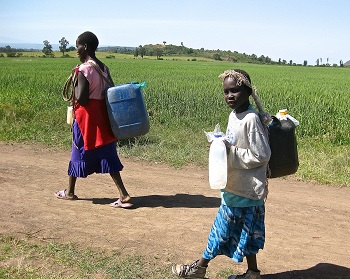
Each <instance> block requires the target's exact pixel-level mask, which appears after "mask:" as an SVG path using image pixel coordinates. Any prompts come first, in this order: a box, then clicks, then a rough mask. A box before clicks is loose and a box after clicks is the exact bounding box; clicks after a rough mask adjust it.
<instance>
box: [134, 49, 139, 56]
mask: <svg viewBox="0 0 350 279" xmlns="http://www.w3.org/2000/svg"><path fill="white" fill-rule="evenodd" d="M137 56H139V49H138V48H136V49H135V51H134V57H137Z"/></svg>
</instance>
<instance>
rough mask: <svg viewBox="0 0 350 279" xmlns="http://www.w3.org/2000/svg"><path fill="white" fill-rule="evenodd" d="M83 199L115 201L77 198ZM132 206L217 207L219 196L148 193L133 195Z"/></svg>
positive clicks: (102, 201) (96, 202) (94, 202)
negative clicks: (139, 195)
mask: <svg viewBox="0 0 350 279" xmlns="http://www.w3.org/2000/svg"><path fill="white" fill-rule="evenodd" d="M79 200H85V201H92V203H93V204H109V203H112V202H114V201H115V199H110V198H99V199H94V198H91V199H90V198H88V199H84V198H83V199H79ZM131 202H132V203H133V205H134V206H133V208H134V209H136V208H141V207H165V208H174V207H187V208H219V206H220V202H221V200H220V198H214V197H206V196H203V195H189V194H176V195H172V196H164V195H149V196H142V197H133V198H132V201H131Z"/></svg>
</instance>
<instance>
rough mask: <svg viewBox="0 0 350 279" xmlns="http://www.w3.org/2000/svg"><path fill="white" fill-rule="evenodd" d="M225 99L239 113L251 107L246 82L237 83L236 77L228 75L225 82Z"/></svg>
mask: <svg viewBox="0 0 350 279" xmlns="http://www.w3.org/2000/svg"><path fill="white" fill-rule="evenodd" d="M223 87H224V97H225V101H226V103H227V104H228V106H229V107H230V108H231V109H234V110H235V111H236V112H237V113H241V112H243V111H246V110H247V109H248V107H249V104H250V103H249V95H250V94H249V90H247V88H246V87H245V85H244V84H242V85H241V86H238V85H237V81H236V80H235V79H234V78H231V77H228V78H226V79H225V80H224V82H223Z"/></svg>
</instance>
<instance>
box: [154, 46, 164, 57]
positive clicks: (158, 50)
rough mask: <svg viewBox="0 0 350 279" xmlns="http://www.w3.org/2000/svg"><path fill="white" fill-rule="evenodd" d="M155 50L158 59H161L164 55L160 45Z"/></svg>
mask: <svg viewBox="0 0 350 279" xmlns="http://www.w3.org/2000/svg"><path fill="white" fill-rule="evenodd" d="M154 51H155V53H156V56H157V59H160V57H161V56H162V55H163V50H162V49H161V48H160V47H157V48H155V50H154Z"/></svg>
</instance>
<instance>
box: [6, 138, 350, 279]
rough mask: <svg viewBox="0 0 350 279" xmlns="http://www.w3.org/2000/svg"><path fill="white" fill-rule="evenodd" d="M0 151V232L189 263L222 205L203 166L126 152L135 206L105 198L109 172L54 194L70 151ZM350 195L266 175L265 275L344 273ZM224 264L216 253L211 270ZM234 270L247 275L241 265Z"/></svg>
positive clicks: (348, 273)
mask: <svg viewBox="0 0 350 279" xmlns="http://www.w3.org/2000/svg"><path fill="white" fill-rule="evenodd" d="M0 148H1V158H0V187H1V203H0V212H1V213H0V233H6V234H15V235H19V236H25V235H27V236H28V235H30V236H32V237H35V238H37V239H39V240H45V241H57V242H75V243H78V244H81V245H84V246H92V247H102V248H106V249H111V248H113V249H115V248H120V249H123V253H137V254H144V255H156V256H157V257H159V258H161V259H164V263H169V262H177V261H181V262H192V261H193V260H195V259H197V258H198V257H199V256H200V255H201V253H202V251H203V249H204V248H205V245H206V239H207V235H208V232H209V229H210V227H211V225H212V222H213V220H214V217H215V215H216V212H217V208H218V206H219V204H220V199H219V193H218V192H217V191H214V190H211V189H210V188H209V186H208V178H207V170H206V169H201V168H196V167H187V168H183V169H179V170H177V169H173V168H170V167H168V166H166V165H163V164H156V163H148V162H139V161H132V160H129V159H123V158H122V162H123V164H124V166H125V168H124V170H123V171H122V177H123V179H124V182H125V185H126V186H127V188H128V190H129V192H130V194H131V195H132V196H133V197H134V198H133V203H134V205H135V208H134V209H132V210H125V209H114V208H111V207H110V206H109V203H110V202H112V201H114V200H115V199H116V197H117V196H116V188H115V186H113V183H112V180H111V178H110V177H109V176H108V175H96V174H95V175H92V176H90V177H89V178H87V179H80V180H78V183H77V191H76V194H77V195H78V196H79V198H80V200H78V201H62V200H58V199H56V198H55V197H54V196H53V192H54V191H55V190H58V189H64V188H65V186H66V183H67V175H66V169H67V163H68V160H69V152H65V151H52V150H47V149H44V150H42V149H40V148H39V146H35V145H31V146H29V145H23V144H15V145H11V144H5V143H0ZM349 198H350V188H338V187H335V186H322V185H314V184H310V183H302V182H298V181H293V180H291V179H287V180H286V179H273V180H270V194H269V197H268V200H267V204H266V228H267V231H266V245H265V249H264V250H263V251H261V252H260V253H259V255H258V260H259V265H260V268H261V270H262V273H263V274H264V276H263V278H273V279H278V278H282V279H289V278H303V279H305V278H310V279H311V278H327V279H328V278H350V269H349V268H350V255H349V253H350V241H349V236H350V206H349ZM230 265H232V262H231V261H230V260H229V259H227V258H225V257H224V256H221V257H217V258H216V259H215V260H213V261H212V262H211V264H210V267H209V272H210V274H211V275H212V276H213V275H215V273H216V271H217V270H219V269H222V268H226V267H230ZM234 268H235V269H236V270H240V271H242V272H243V271H244V270H245V269H246V265H245V264H235V265H234ZM213 277H215V276H213Z"/></svg>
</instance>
